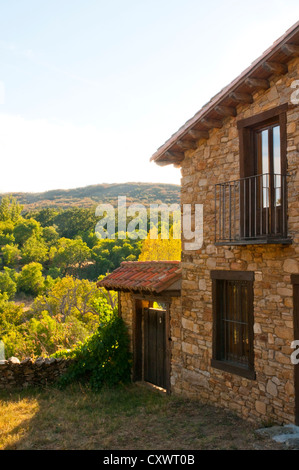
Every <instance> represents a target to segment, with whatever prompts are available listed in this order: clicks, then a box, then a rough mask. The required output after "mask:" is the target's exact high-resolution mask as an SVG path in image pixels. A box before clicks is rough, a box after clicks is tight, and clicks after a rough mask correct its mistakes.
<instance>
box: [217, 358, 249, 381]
mask: <svg viewBox="0 0 299 470" xmlns="http://www.w3.org/2000/svg"><path fill="white" fill-rule="evenodd" d="M211 366H212V367H214V368H215V369H220V370H223V371H225V372H229V373H230V374H235V375H239V376H240V377H244V378H246V379H250V380H255V379H256V374H255V372H254V370H250V369H245V368H244V367H241V366H236V365H234V364H231V363H229V362H223V361H218V360H217V359H212V360H211Z"/></svg>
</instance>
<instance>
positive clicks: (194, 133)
mask: <svg viewBox="0 0 299 470" xmlns="http://www.w3.org/2000/svg"><path fill="white" fill-rule="evenodd" d="M188 135H190V137H192V138H193V139H195V140H200V139H208V138H209V131H200V130H197V129H190V130H189V131H188Z"/></svg>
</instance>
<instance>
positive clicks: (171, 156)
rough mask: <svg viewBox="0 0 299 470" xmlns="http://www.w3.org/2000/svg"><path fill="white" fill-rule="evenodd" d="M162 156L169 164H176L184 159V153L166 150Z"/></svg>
mask: <svg viewBox="0 0 299 470" xmlns="http://www.w3.org/2000/svg"><path fill="white" fill-rule="evenodd" d="M164 155H165V157H166V158H167V160H168V161H169V163H178V162H181V161H182V160H184V158H185V154H184V152H173V151H169V150H167V152H165V153H164Z"/></svg>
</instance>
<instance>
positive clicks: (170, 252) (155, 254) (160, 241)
mask: <svg viewBox="0 0 299 470" xmlns="http://www.w3.org/2000/svg"><path fill="white" fill-rule="evenodd" d="M178 233H180V227H179V225H176V224H174V226H173V227H172V228H171V229H170V231H169V236H168V233H166V232H165V230H163V228H162V230H161V233H158V229H157V228H156V227H154V228H152V229H151V230H150V231H149V233H148V235H147V238H146V239H145V240H144V242H143V245H142V250H141V253H140V255H139V258H138V261H180V260H181V239H180V238H178V235H177V234H178ZM166 237H167V238H166Z"/></svg>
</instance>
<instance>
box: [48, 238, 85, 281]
mask: <svg viewBox="0 0 299 470" xmlns="http://www.w3.org/2000/svg"><path fill="white" fill-rule="evenodd" d="M90 258H91V250H90V249H89V248H88V246H87V245H86V243H84V242H83V241H82V240H81V239H77V240H70V239H68V238H60V239H59V240H58V244H57V251H56V253H55V254H54V256H53V261H52V265H53V267H58V268H60V269H61V271H62V273H63V274H64V275H66V274H67V273H72V274H78V273H79V272H80V269H81V267H82V265H83V264H84V263H86V262H87V261H88V260H90Z"/></svg>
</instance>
